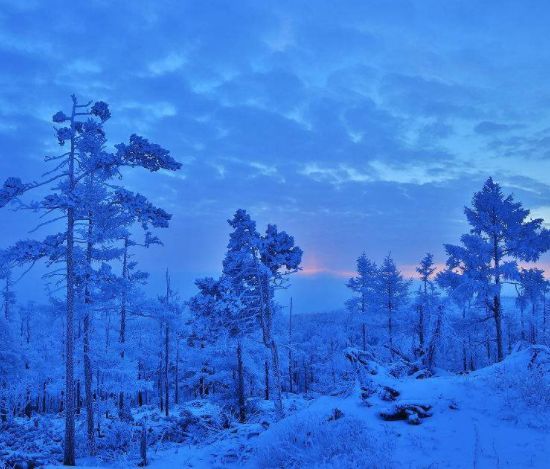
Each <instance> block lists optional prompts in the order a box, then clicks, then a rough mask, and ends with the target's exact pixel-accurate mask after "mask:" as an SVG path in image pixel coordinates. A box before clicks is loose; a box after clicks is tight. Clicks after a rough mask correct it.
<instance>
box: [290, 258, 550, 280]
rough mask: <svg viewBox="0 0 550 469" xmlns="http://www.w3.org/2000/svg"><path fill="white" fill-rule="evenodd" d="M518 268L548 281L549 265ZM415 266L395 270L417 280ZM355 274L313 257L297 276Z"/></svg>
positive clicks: (521, 264)
mask: <svg viewBox="0 0 550 469" xmlns="http://www.w3.org/2000/svg"><path fill="white" fill-rule="evenodd" d="M518 265H519V267H520V268H525V269H528V268H538V269H542V270H544V276H545V277H546V278H549V279H550V264H549V263H546V262H545V263H537V262H535V263H527V262H519V263H518ZM416 267H417V264H401V265H398V266H397V268H398V269H399V270H400V271H401V274H402V275H403V277H405V278H412V279H415V280H417V279H418V278H419V275H418V272H417V271H416ZM435 268H436V273H437V272H441V271H442V270H444V269H445V264H444V263H436V264H435ZM356 274H357V272H356V271H354V270H344V269H335V268H331V267H326V266H325V265H323V264H321V263H320V262H319V261H318V258H317V257H315V256H313V258H311V257H310V259H308V262H306V263H305V265H304V267H303V268H302V270H300V271H299V272H298V275H300V276H304V277H314V276H316V275H328V276H332V277H338V278H351V277H354V276H355V275H356Z"/></svg>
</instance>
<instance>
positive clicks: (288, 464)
mask: <svg viewBox="0 0 550 469" xmlns="http://www.w3.org/2000/svg"><path fill="white" fill-rule="evenodd" d="M335 415H338V418H335V417H334V416H335ZM389 454H390V442H389V439H388V440H384V439H383V436H381V435H380V434H378V435H377V436H375V434H374V432H373V431H372V430H371V429H369V428H368V427H367V426H366V425H365V424H364V423H363V422H362V421H361V420H359V419H357V418H354V417H349V416H345V415H344V416H342V415H341V414H340V413H338V412H337V413H335V412H334V411H333V413H332V416H331V415H324V414H319V413H313V412H308V411H306V412H301V413H299V414H296V415H294V416H292V417H289V418H287V419H284V420H282V421H281V422H279V423H278V424H276V425H274V426H273V427H272V428H271V429H270V430H268V431H266V432H265V433H263V434H262V435H261V436H260V437H259V439H258V443H257V446H256V449H255V460H254V466H255V467H262V468H289V469H290V468H302V467H308V468H341V469H345V468H356V467H388V466H389V465H390V459H389Z"/></svg>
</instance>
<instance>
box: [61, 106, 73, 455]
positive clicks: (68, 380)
mask: <svg viewBox="0 0 550 469" xmlns="http://www.w3.org/2000/svg"><path fill="white" fill-rule="evenodd" d="M72 100H73V107H72V112H71V150H70V152H69V159H68V167H67V173H68V183H69V191H70V192H71V193H72V192H73V191H74V189H75V178H74V154H75V138H74V133H75V114H76V97H75V96H74V95H73V96H72ZM74 222H75V214H74V207H73V206H71V205H69V206H68V208H67V254H66V262H67V324H66V326H67V332H66V337H65V400H66V401H65V440H64V447H63V464H64V465H65V466H74V465H75V422H74V282H75V275H74Z"/></svg>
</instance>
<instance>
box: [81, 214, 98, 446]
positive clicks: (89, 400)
mask: <svg viewBox="0 0 550 469" xmlns="http://www.w3.org/2000/svg"><path fill="white" fill-rule="evenodd" d="M88 218H89V220H88V242H87V246H86V263H87V267H88V273H87V274H86V285H85V288H84V320H83V328H84V337H83V339H82V345H83V355H84V357H83V359H84V394H85V401H86V437H87V443H88V452H89V453H90V455H92V456H94V455H95V454H96V444H95V434H94V404H93V394H92V364H91V360H90V309H91V303H92V298H91V291H90V270H91V268H92V249H93V245H92V242H91V239H92V233H93V223H92V215H91V214H88Z"/></svg>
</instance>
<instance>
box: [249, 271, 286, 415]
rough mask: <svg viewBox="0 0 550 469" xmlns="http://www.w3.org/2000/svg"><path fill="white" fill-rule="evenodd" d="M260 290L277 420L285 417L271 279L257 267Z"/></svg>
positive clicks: (261, 321)
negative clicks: (274, 324) (274, 329)
mask: <svg viewBox="0 0 550 469" xmlns="http://www.w3.org/2000/svg"><path fill="white" fill-rule="evenodd" d="M256 268H257V272H258V279H259V285H258V286H259V288H260V323H261V326H262V337H263V342H264V345H265V346H266V347H267V348H268V349H269V350H270V352H271V372H272V373H273V392H272V394H273V402H274V404H275V413H276V416H277V419H278V420H280V419H282V418H283V417H284V409H283V393H282V384H281V368H280V364H279V351H278V349H277V344H276V343H275V339H274V338H273V311H272V309H271V307H272V304H271V289H270V285H269V279H268V278H266V277H265V275H263V274H261V273H260V272H259V268H258V266H256Z"/></svg>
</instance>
